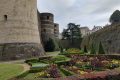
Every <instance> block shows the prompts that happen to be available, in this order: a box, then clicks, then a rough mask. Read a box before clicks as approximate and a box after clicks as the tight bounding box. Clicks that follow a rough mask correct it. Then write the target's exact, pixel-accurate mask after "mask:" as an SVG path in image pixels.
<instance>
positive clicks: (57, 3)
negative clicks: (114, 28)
mask: <svg viewBox="0 0 120 80" xmlns="http://www.w3.org/2000/svg"><path fill="white" fill-rule="evenodd" d="M38 9H39V11H40V12H50V13H53V14H54V17H55V20H54V21H55V22H57V23H59V25H60V31H62V29H64V28H66V26H67V24H68V23H69V22H72V23H76V24H80V25H81V27H83V26H88V27H89V28H90V29H92V28H93V26H94V25H96V26H103V25H105V24H108V23H109V22H108V21H109V17H110V15H111V14H112V13H113V12H114V11H115V10H116V9H118V10H120V0H38Z"/></svg>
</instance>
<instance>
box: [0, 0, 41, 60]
mask: <svg viewBox="0 0 120 80" xmlns="http://www.w3.org/2000/svg"><path fill="white" fill-rule="evenodd" d="M0 48H1V49H0V50H1V51H0V52H1V53H0V55H1V56H0V59H13V58H14V59H17V58H20V59H21V58H25V57H30V56H38V55H40V54H42V53H43V48H42V45H41V40H40V37H39V30H38V18H37V0H10V1H8V0H0ZM31 48H33V49H34V50H31ZM24 49H27V50H24ZM23 50H24V51H23Z"/></svg>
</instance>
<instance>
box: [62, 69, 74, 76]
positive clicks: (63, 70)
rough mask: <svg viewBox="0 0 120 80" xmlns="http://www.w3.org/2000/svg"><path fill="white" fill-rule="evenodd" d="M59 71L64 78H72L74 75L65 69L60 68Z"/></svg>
mask: <svg viewBox="0 0 120 80" xmlns="http://www.w3.org/2000/svg"><path fill="white" fill-rule="evenodd" d="M60 70H61V72H62V73H63V74H65V75H66V76H72V75H74V74H75V73H73V72H71V71H69V70H67V69H65V68H61V67H60Z"/></svg>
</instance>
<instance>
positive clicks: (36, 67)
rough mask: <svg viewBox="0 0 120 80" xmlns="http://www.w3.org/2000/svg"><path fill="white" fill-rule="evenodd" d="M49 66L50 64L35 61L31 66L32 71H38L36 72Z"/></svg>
mask: <svg viewBox="0 0 120 80" xmlns="http://www.w3.org/2000/svg"><path fill="white" fill-rule="evenodd" d="M48 66H49V64H45V63H34V64H32V67H31V68H30V71H29V72H31V73H36V72H40V71H42V70H44V69H46V68H47V67H48Z"/></svg>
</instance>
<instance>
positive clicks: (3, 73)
mask: <svg viewBox="0 0 120 80" xmlns="http://www.w3.org/2000/svg"><path fill="white" fill-rule="evenodd" d="M23 70H24V68H23V67H22V66H21V65H18V64H12V63H11V64H10V63H0V80H8V79H10V78H13V77H15V76H18V75H19V74H21V73H22V71H23Z"/></svg>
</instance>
